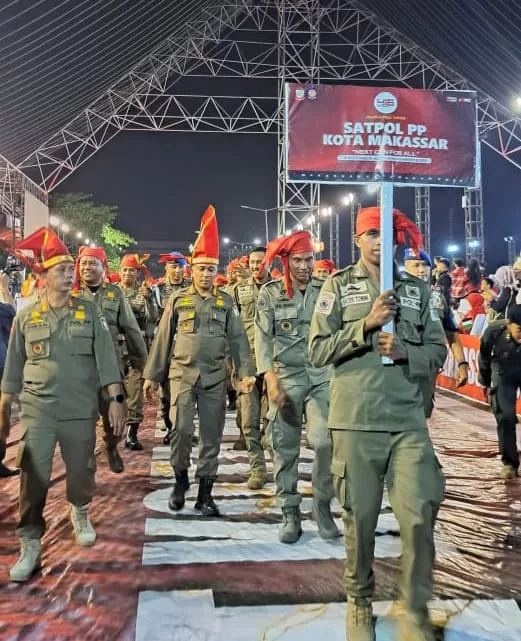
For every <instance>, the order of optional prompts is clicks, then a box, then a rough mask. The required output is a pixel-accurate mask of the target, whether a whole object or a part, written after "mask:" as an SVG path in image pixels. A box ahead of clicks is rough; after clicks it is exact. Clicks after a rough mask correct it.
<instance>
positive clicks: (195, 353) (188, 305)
mask: <svg viewBox="0 0 521 641" xmlns="http://www.w3.org/2000/svg"><path fill="white" fill-rule="evenodd" d="M227 343H228V346H229V350H230V354H231V358H232V361H233V364H234V367H235V371H236V372H238V374H239V377H240V378H243V377H244V376H253V375H254V374H255V367H254V365H253V362H252V360H251V356H250V350H249V346H248V339H247V337H246V332H245V331H244V328H243V326H242V323H241V320H240V318H239V312H238V311H237V308H236V307H235V305H234V303H233V299H232V298H231V296H228V294H226V293H225V292H223V291H222V290H220V289H214V290H213V292H212V294H210V295H209V296H207V297H206V298H202V297H201V296H200V295H199V294H198V293H197V291H196V289H195V288H194V286H193V285H191V286H190V287H188V288H186V289H183V290H181V291H179V292H176V293H175V294H174V295H173V296H172V298H171V299H170V301H169V302H168V304H167V306H166V309H165V312H164V314H163V317H162V318H161V322H160V323H159V327H158V330H157V334H156V337H155V339H154V343H153V345H152V349H151V351H150V355H149V357H148V362H147V366H146V367H145V371H144V374H143V377H144V378H145V379H147V380H151V381H156V382H158V383H160V382H162V381H164V380H165V379H166V378H167V377H168V378H171V379H180V378H183V380H184V381H186V382H188V383H189V384H191V385H194V384H195V382H196V381H197V379H198V378H199V377H200V378H201V384H202V386H203V387H212V386H213V385H216V384H217V383H220V382H221V381H223V380H225V378H226V369H225V356H226V350H227ZM172 346H173V347H172ZM171 354H172V356H170V355H171Z"/></svg>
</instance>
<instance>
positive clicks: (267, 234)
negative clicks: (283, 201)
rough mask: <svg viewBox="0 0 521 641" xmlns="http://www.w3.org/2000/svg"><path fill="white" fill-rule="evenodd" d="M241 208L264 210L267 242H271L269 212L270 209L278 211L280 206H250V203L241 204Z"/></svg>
mask: <svg viewBox="0 0 521 641" xmlns="http://www.w3.org/2000/svg"><path fill="white" fill-rule="evenodd" d="M241 209H250V210H251V211H260V212H264V224H265V225H266V244H268V243H269V240H270V232H269V227H268V213H269V212H270V211H278V209H279V208H278V207H270V209H265V208H262V207H250V206H249V205H241Z"/></svg>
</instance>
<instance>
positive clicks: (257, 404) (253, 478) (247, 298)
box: [233, 247, 271, 490]
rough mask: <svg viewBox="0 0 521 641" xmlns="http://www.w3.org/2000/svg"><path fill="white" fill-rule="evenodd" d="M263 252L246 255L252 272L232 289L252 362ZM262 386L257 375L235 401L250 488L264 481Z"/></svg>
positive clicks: (264, 279)
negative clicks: (244, 446)
mask: <svg viewBox="0 0 521 641" xmlns="http://www.w3.org/2000/svg"><path fill="white" fill-rule="evenodd" d="M265 256H266V247H255V248H254V249H253V250H252V251H251V253H250V255H249V265H248V270H249V272H250V273H251V274H252V276H250V278H248V280H246V281H244V282H238V283H237V284H236V285H235V287H234V289H233V297H234V299H235V302H236V305H237V309H238V310H239V313H240V315H241V320H242V324H243V326H244V329H245V330H246V334H247V336H248V342H249V344H250V349H251V353H252V358H253V361H254V362H255V310H256V308H257V299H258V297H259V290H260V288H261V287H262V285H265V284H266V283H267V282H268V281H270V280H271V278H270V272H269V269H265V270H264V273H263V274H262V276H260V275H259V273H258V272H259V267H260V266H261V264H262V261H263V260H264V257H265ZM263 388H264V377H263V376H262V375H261V376H257V378H256V383H255V387H254V388H253V390H252V391H251V392H250V393H249V394H240V395H239V397H238V403H239V406H240V420H241V424H240V429H241V433H242V434H243V435H244V439H245V443H246V448H247V450H248V460H249V463H250V475H249V478H248V487H249V488H250V490H260V489H261V488H262V487H264V483H265V481H266V459H265V457H264V450H263V448H262V445H261V428H260V422H261V405H263V403H262V397H263Z"/></svg>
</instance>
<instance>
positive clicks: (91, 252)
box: [74, 245, 119, 291]
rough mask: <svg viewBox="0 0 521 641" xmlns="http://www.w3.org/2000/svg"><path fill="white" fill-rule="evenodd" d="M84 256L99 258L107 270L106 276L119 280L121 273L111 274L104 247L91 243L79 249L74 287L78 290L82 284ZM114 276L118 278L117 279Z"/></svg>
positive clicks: (110, 280) (109, 279)
mask: <svg viewBox="0 0 521 641" xmlns="http://www.w3.org/2000/svg"><path fill="white" fill-rule="evenodd" d="M84 257H88V258H97V259H98V260H99V261H100V263H101V264H102V265H103V269H104V270H105V278H106V279H107V280H108V281H109V282H111V283H113V282H118V280H117V278H119V274H115V275H111V274H110V270H109V265H108V263H107V254H106V253H105V250H104V249H103V247H91V246H90V245H82V246H81V247H80V248H79V250H78V257H77V258H76V275H75V279H74V289H75V290H76V291H78V288H79V286H80V260H81V259H82V258H84ZM114 276H116V277H117V278H116V279H115V278H114Z"/></svg>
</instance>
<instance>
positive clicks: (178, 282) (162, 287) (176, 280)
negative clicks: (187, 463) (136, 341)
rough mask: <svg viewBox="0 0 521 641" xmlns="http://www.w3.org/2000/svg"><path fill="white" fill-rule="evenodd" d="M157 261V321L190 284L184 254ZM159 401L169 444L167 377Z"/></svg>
mask: <svg viewBox="0 0 521 641" xmlns="http://www.w3.org/2000/svg"><path fill="white" fill-rule="evenodd" d="M158 262H159V263H161V264H162V265H164V266H165V275H164V278H163V280H162V282H161V283H159V284H158V285H156V286H155V287H154V293H155V296H156V300H157V305H158V307H159V316H158V321H159V320H160V318H161V316H162V315H163V311H164V310H165V307H166V304H167V303H168V301H169V300H170V298H171V297H172V295H173V294H175V292H178V291H179V290H180V289H184V288H185V287H188V285H189V284H190V283H189V281H188V279H187V278H186V273H185V270H186V269H188V270H189V269H190V268H189V267H188V261H187V259H186V256H183V254H181V253H180V252H170V253H168V254H160V256H159V261H158ZM159 402H160V416H161V419H162V420H163V423H164V426H165V428H166V434H165V436H164V437H163V444H164V445H169V444H170V438H171V435H172V423H171V421H170V416H169V415H170V385H169V382H168V378H167V379H166V380H165V381H163V383H162V384H161V388H160V392H159Z"/></svg>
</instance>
